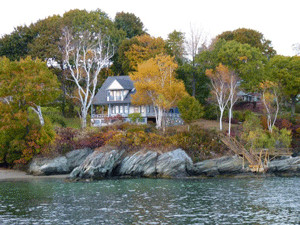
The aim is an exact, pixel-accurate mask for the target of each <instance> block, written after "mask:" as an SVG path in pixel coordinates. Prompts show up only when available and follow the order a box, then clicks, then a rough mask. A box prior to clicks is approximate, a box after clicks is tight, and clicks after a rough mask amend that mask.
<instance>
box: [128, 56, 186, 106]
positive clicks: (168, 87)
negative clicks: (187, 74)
mask: <svg viewBox="0 0 300 225" xmlns="http://www.w3.org/2000/svg"><path fill="white" fill-rule="evenodd" d="M176 68H177V64H176V63H175V62H174V60H173V58H172V57H170V56H166V55H163V54H160V55H158V56H156V57H155V58H151V59H149V60H147V61H145V62H143V63H140V64H138V70H137V72H133V73H132V74H131V75H130V78H131V79H132V81H134V86H135V88H136V94H135V95H133V96H132V103H133V104H134V105H154V106H157V107H160V108H163V109H169V108H171V107H174V106H176V104H177V101H178V100H180V99H181V98H182V97H183V96H184V95H186V94H187V93H186V90H185V86H184V83H183V82H182V81H180V80H177V79H176V78H175V72H174V71H175V70H176Z"/></svg>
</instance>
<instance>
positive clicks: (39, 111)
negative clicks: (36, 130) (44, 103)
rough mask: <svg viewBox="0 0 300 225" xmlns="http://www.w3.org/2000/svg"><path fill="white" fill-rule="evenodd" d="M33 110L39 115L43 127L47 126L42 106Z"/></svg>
mask: <svg viewBox="0 0 300 225" xmlns="http://www.w3.org/2000/svg"><path fill="white" fill-rule="evenodd" d="M31 109H32V110H33V111H34V112H35V113H36V114H37V115H38V117H39V120H40V124H41V126H44V125H45V121H44V117H43V114H42V110H41V106H39V105H38V106H36V108H34V107H32V106H31Z"/></svg>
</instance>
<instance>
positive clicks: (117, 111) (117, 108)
mask: <svg viewBox="0 0 300 225" xmlns="http://www.w3.org/2000/svg"><path fill="white" fill-rule="evenodd" d="M115 107H116V114H118V113H119V106H118V105H116V106H115Z"/></svg>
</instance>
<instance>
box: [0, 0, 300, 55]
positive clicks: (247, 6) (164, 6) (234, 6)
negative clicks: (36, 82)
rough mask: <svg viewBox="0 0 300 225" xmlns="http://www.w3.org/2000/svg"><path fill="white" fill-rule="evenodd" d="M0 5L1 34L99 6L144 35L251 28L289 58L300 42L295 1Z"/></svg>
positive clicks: (85, 0) (61, 0) (14, 0)
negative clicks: (131, 21)
mask: <svg viewBox="0 0 300 225" xmlns="http://www.w3.org/2000/svg"><path fill="white" fill-rule="evenodd" d="M1 3H2V4H1V8H0V21H1V22H0V24H1V26H0V36H2V35H4V34H9V33H11V32H12V31H13V30H14V28H15V27H17V26H20V25H30V24H31V23H35V22H36V21H38V20H40V19H45V18H47V17H48V16H52V15H54V14H56V15H57V14H58V15H61V16H62V15H63V14H64V13H65V12H67V11H69V10H71V9H86V10H88V11H90V10H96V9H97V8H99V9H101V10H102V11H104V12H105V13H107V14H108V16H109V17H110V18H111V19H114V17H115V15H116V13H117V12H122V11H124V12H129V13H133V14H135V15H136V16H137V17H139V18H140V19H141V21H142V22H143V24H144V26H145V28H146V29H147V31H148V33H149V34H150V35H151V36H154V37H162V38H163V39H166V38H167V36H168V34H169V33H171V32H172V31H174V30H177V31H181V32H184V33H185V34H186V35H187V36H188V35H189V32H190V29H191V26H192V27H196V28H199V29H202V30H204V31H205V32H206V33H207V36H208V37H214V36H216V35H218V34H221V33H222V32H224V31H233V30H235V29H238V28H249V29H253V30H256V31H259V32H261V33H262V34H263V35H264V37H265V38H266V39H269V40H271V42H272V45H273V47H274V49H275V50H276V51H277V54H280V55H285V56H292V55H295V52H294V51H293V49H292V45H293V44H295V43H300V29H299V16H298V15H299V6H300V1H299V0H285V1H282V0H281V1H279V0H272V1H271V0H251V1H242V0H205V1H203V0H183V1H175V0H172V1H169V0H150V1H142V0H50V1H43V0H21V1H19V0H9V1H8V0H5V3H3V2H1Z"/></svg>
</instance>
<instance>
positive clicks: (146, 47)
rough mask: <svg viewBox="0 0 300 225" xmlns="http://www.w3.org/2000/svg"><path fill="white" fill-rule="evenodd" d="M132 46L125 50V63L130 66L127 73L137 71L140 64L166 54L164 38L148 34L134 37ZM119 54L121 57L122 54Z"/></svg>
mask: <svg viewBox="0 0 300 225" xmlns="http://www.w3.org/2000/svg"><path fill="white" fill-rule="evenodd" d="M126 44H127V42H126ZM130 44H131V45H129V46H128V47H127V48H125V49H124V50H125V52H124V56H125V57H124V63H125V65H128V66H129V68H128V69H127V72H131V71H136V70H137V65H138V64H139V63H142V62H143V61H146V60H148V59H150V58H154V57H155V56H156V55H158V54H161V53H165V52H166V49H165V42H164V40H163V39H162V38H160V37H158V38H155V37H151V36H149V35H147V34H144V35H141V36H137V37H134V38H133V40H132V41H131V42H130ZM120 48H121V47H120ZM119 54H120V55H121V53H120V52H119Z"/></svg>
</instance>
